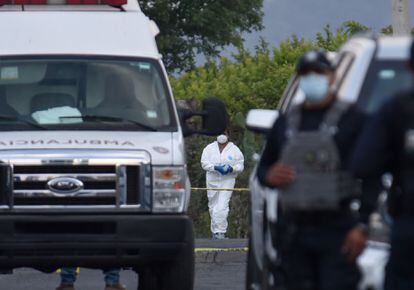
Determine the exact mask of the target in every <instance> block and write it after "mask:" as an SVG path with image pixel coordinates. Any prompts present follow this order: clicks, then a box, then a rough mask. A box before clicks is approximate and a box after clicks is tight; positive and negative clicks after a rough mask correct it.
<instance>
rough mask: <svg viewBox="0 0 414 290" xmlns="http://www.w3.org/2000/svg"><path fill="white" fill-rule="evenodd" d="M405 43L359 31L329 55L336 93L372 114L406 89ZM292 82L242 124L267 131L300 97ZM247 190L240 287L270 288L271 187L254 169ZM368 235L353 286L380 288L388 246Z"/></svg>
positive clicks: (273, 207)
mask: <svg viewBox="0 0 414 290" xmlns="http://www.w3.org/2000/svg"><path fill="white" fill-rule="evenodd" d="M411 44H412V38H411V37H386V36H382V37H368V36H364V35H360V36H356V37H354V38H352V39H351V40H349V41H348V42H347V43H346V44H345V45H344V46H343V47H342V48H341V49H340V51H339V52H338V54H337V55H336V56H335V57H334V56H333V55H331V56H332V57H334V60H333V61H334V62H335V64H336V76H337V82H336V84H335V85H336V89H337V96H338V98H339V99H341V100H342V101H345V102H349V103H352V104H355V105H356V106H357V107H358V108H359V109H361V110H362V111H364V112H365V113H367V114H368V115H372V114H374V113H375V112H377V111H378V110H379V108H381V106H382V105H383V104H384V103H386V101H388V100H389V99H390V98H392V97H393V96H395V94H396V93H397V92H399V91H404V90H408V89H410V88H411V87H412V73H411V72H410V70H409V68H408V66H407V62H408V60H409V51H410V47H411ZM298 83H299V78H298V77H297V76H296V75H294V76H293V77H292V79H291V81H290V83H289V84H288V86H287V88H286V91H285V92H284V94H283V96H282V98H281V100H280V104H279V108H278V110H252V111H250V112H249V115H248V116H247V120H246V124H247V127H248V128H249V129H251V130H252V131H255V132H257V133H267V132H268V131H269V130H270V129H271V128H272V126H273V124H274V122H275V120H276V119H277V118H278V116H279V114H280V113H282V114H283V113H286V112H287V111H289V109H290V108H291V107H292V105H294V104H299V103H301V102H303V100H304V95H303V93H302V92H301V91H300V89H299V88H298ZM387 182H388V181H387V179H386V178H385V183H387ZM250 189H251V200H252V208H251V230H250V247H249V262H248V274H247V281H246V284H247V285H246V289H249V290H250V289H262V288H261V287H263V289H273V288H272V287H276V286H275V285H276V284H278V281H276V280H275V277H274V276H273V274H272V273H270V272H269V270H268V266H269V264H272V263H273V264H274V263H277V251H276V248H275V244H274V241H275V235H276V234H277V233H276V232H275V231H272V228H274V227H273V225H274V223H276V222H277V204H278V198H277V191H275V190H271V189H269V188H265V187H263V186H261V185H260V184H259V182H258V180H257V177H256V172H253V173H252V175H251V180H250ZM380 210H381V207H380ZM384 215H385V214H384ZM384 219H387V217H386V216H385V218H384ZM371 238H373V240H372V241H370V243H369V245H368V247H367V249H366V251H365V252H364V253H363V255H361V257H360V258H359V261H358V262H359V266H360V268H361V272H362V274H363V278H362V280H361V284H360V288H359V289H361V290H368V289H374V290H382V289H383V288H382V285H383V279H384V266H385V264H386V262H387V259H388V251H389V245H388V244H387V243H384V238H386V237H384V234H383V233H380V234H379V235H373V236H372V237H371Z"/></svg>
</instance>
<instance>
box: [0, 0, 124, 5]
mask: <svg viewBox="0 0 414 290" xmlns="http://www.w3.org/2000/svg"><path fill="white" fill-rule="evenodd" d="M127 3H128V0H0V6H2V5H110V6H122V5H126V4H127Z"/></svg>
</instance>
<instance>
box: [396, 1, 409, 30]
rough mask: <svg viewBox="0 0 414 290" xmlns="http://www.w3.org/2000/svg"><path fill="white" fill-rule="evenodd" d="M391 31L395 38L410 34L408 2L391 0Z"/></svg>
mask: <svg viewBox="0 0 414 290" xmlns="http://www.w3.org/2000/svg"><path fill="white" fill-rule="evenodd" d="M392 1H393V4H392V13H393V30H394V35H395V36H405V35H410V34H411V21H410V14H409V9H408V0H392Z"/></svg>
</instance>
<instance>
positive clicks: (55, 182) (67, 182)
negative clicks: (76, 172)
mask: <svg viewBox="0 0 414 290" xmlns="http://www.w3.org/2000/svg"><path fill="white" fill-rule="evenodd" d="M47 187H48V188H49V189H50V191H52V192H55V193H63V194H65V193H66V194H71V193H76V192H78V191H81V190H82V189H83V188H84V185H83V182H82V181H80V180H79V179H76V178H71V177H58V178H54V179H52V180H50V181H49V182H48V183H47Z"/></svg>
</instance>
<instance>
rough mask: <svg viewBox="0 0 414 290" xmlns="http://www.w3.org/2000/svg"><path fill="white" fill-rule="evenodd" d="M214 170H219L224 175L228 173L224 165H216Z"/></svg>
mask: <svg viewBox="0 0 414 290" xmlns="http://www.w3.org/2000/svg"><path fill="white" fill-rule="evenodd" d="M214 170H215V171H217V172H219V173H220V174H222V175H225V174H226V170H225V168H224V165H216V166H214Z"/></svg>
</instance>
